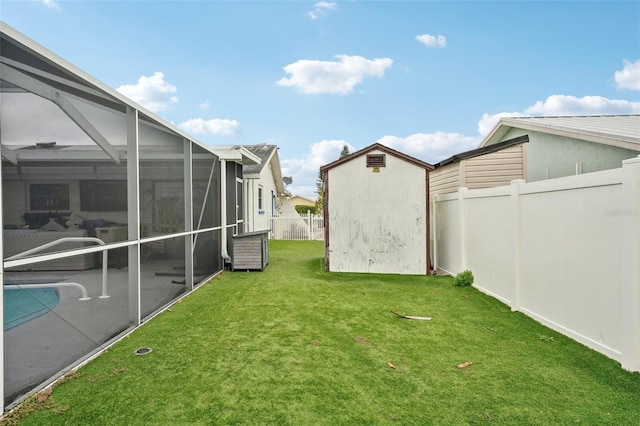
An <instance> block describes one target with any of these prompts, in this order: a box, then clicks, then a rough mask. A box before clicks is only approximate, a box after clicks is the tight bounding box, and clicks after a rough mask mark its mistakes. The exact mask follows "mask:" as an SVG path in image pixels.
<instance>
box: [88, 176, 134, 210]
mask: <svg viewBox="0 0 640 426" xmlns="http://www.w3.org/2000/svg"><path fill="white" fill-rule="evenodd" d="M80 210H82V211H85V212H126V211H127V181H126V180H81V181H80Z"/></svg>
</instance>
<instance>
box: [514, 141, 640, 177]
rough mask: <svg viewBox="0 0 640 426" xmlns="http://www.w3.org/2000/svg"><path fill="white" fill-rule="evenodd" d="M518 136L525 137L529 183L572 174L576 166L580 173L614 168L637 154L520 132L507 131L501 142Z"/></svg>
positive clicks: (606, 146) (582, 142)
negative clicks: (527, 136)
mask: <svg viewBox="0 0 640 426" xmlns="http://www.w3.org/2000/svg"><path fill="white" fill-rule="evenodd" d="M522 135H529V144H528V146H527V155H526V159H527V174H528V176H527V177H526V180H527V181H529V182H535V181H538V180H545V179H554V178H558V177H564V176H571V175H575V174H576V163H580V167H581V168H582V173H591V172H596V171H600V170H610V169H617V168H619V167H620V164H621V163H622V160H626V159H629V158H634V157H636V156H637V155H638V152H637V151H631V150H629V149H624V148H618V147H614V146H609V145H603V144H599V143H594V142H587V141H584V140H578V139H573V138H567V137H564V136H556V135H550V134H546V133H540V132H534V131H528V130H523V129H511V130H510V131H509V132H507V134H506V135H505V136H503V137H502V140H508V139H512V138H515V137H518V136H522Z"/></svg>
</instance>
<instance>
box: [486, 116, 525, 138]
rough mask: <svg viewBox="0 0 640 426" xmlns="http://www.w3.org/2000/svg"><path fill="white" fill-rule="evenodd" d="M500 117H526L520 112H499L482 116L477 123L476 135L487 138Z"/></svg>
mask: <svg viewBox="0 0 640 426" xmlns="http://www.w3.org/2000/svg"><path fill="white" fill-rule="evenodd" d="M502 117H526V114H523V113H521V112H499V113H497V114H492V115H489V114H486V113H485V114H482V118H481V119H480V121H478V133H480V136H482V137H485V136H487V135H488V134H489V132H491V130H493V128H494V127H495V126H496V124H498V121H500V118H502Z"/></svg>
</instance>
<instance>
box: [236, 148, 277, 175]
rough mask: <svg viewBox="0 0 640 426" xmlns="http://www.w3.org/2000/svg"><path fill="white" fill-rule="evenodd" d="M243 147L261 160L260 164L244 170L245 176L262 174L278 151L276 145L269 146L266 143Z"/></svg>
mask: <svg viewBox="0 0 640 426" xmlns="http://www.w3.org/2000/svg"><path fill="white" fill-rule="evenodd" d="M243 147H244V148H246V149H247V150H249V151H250V152H251V153H252V154H254V155H255V156H256V157H258V158H260V164H254V165H252V166H246V167H245V168H244V173H245V174H258V173H260V172H261V171H262V169H263V168H264V166H265V165H267V164H268V163H269V160H270V159H271V156H272V155H273V154H274V153H275V152H276V151H277V150H278V147H277V146H276V145H267V144H265V143H262V144H259V145H243Z"/></svg>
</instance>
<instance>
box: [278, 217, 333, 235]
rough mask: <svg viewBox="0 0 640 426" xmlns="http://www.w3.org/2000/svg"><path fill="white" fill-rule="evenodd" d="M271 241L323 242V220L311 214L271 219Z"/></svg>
mask: <svg viewBox="0 0 640 426" xmlns="http://www.w3.org/2000/svg"><path fill="white" fill-rule="evenodd" d="M269 238H271V239H272V240H324V218H323V217H322V216H321V215H315V214H312V213H307V214H301V215H289V216H273V217H272V218H271V232H270V233H269Z"/></svg>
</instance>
